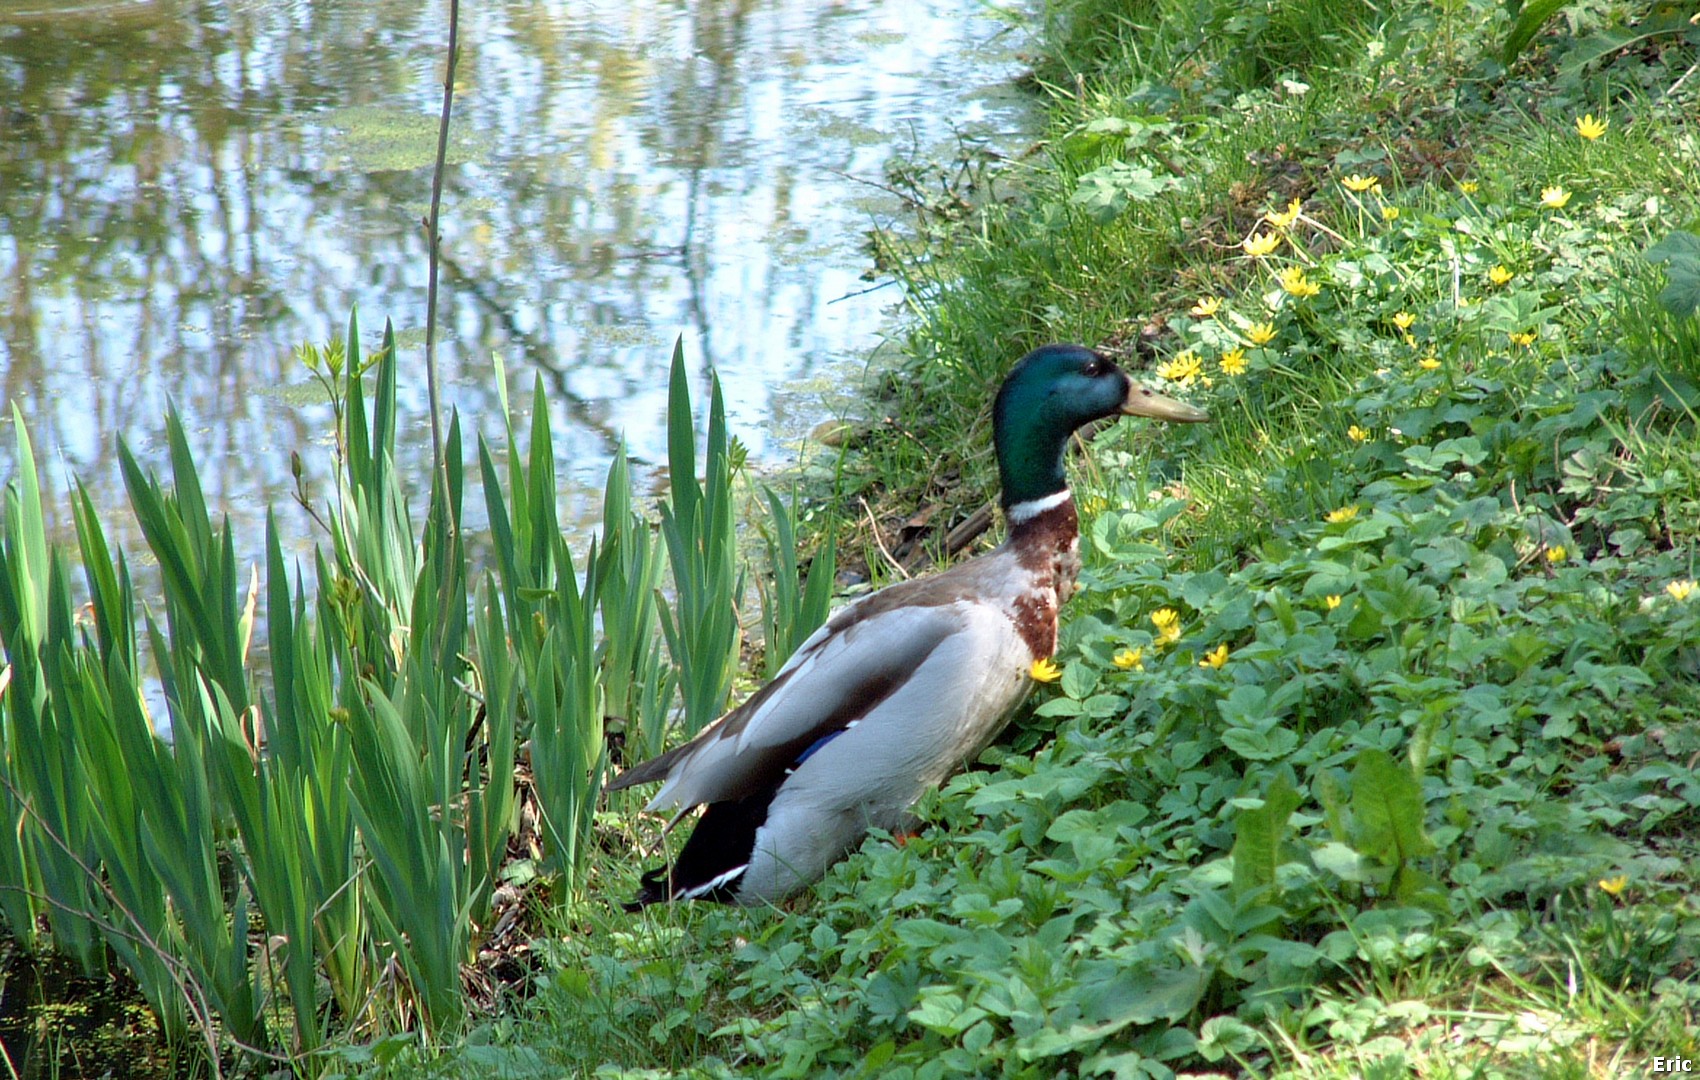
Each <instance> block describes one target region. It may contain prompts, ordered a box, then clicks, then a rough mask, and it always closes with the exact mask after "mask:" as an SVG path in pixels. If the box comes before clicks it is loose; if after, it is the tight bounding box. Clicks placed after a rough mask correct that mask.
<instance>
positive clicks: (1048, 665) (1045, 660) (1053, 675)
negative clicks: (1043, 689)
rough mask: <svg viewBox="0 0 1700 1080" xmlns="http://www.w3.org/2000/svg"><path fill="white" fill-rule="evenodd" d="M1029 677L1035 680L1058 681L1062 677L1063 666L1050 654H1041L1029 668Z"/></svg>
mask: <svg viewBox="0 0 1700 1080" xmlns="http://www.w3.org/2000/svg"><path fill="white" fill-rule="evenodd" d="M1027 674H1028V677H1030V678H1031V679H1032V680H1033V681H1034V682H1056V681H1057V680H1058V679H1060V678H1062V668H1060V667H1057V665H1056V664H1055V663H1054V662H1053V661H1052V660H1051V658H1050V657H1048V656H1041V657H1039V659H1037V660H1035V661H1033V666H1032V667H1030V668H1028V669H1027Z"/></svg>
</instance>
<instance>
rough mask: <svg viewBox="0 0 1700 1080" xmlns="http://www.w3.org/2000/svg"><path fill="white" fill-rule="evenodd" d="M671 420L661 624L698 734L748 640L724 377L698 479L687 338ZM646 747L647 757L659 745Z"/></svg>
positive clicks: (712, 406)
mask: <svg viewBox="0 0 1700 1080" xmlns="http://www.w3.org/2000/svg"><path fill="white" fill-rule="evenodd" d="M667 419H668V424H667V468H668V477H669V479H670V481H671V488H670V490H669V492H668V497H667V499H666V500H664V501H663V503H662V504H661V535H662V537H663V538H664V539H665V540H666V542H667V555H668V560H667V562H668V565H669V566H670V567H671V568H672V571H673V596H672V598H671V599H670V601H668V602H665V603H663V605H662V607H661V626H662V629H663V630H664V631H665V633H666V636H667V649H668V652H669V653H670V654H671V655H672V657H673V663H674V666H675V668H676V669H677V672H678V685H679V689H680V693H681V694H682V696H683V698H684V713H683V716H682V717H681V720H680V726H681V728H682V729H683V731H684V733H685V734H686V735H694V734H696V733H697V732H698V731H701V730H702V729H703V728H705V727H707V726H708V725H709V724H710V723H711V722H713V721H714V719H715V718H716V717H718V716H719V715H720V714H721V713H722V712H723V711H724V710H725V708H726V696H727V694H728V693H729V692H730V691H731V689H732V675H733V673H734V671H735V670H736V668H737V663H738V653H739V647H740V643H741V639H742V629H741V627H740V626H739V623H738V603H739V600H740V599H741V598H742V597H743V594H744V576H743V573H742V571H741V570H740V568H739V565H738V558H737V551H738V545H737V536H736V531H735V521H734V517H733V505H732V456H731V453H730V442H729V440H728V438H727V433H726V405H725V403H724V402H723V401H722V400H721V398H720V380H719V379H718V378H711V379H710V380H709V406H708V445H707V447H706V452H705V455H704V469H705V474H704V477H703V478H702V479H699V478H698V477H697V467H696V462H697V456H696V428H695V424H694V421H693V414H692V412H691V388H690V382H689V379H688V377H687V375H686V373H685V350H684V342H683V341H682V340H680V341H676V342H674V344H673V366H672V373H671V375H670V377H669V381H668V397H667ZM641 749H642V750H643V751H644V752H645V753H646V754H647V753H653V752H654V751H656V750H658V749H660V748H659V746H645V747H641Z"/></svg>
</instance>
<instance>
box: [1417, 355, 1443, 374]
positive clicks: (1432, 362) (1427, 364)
mask: <svg viewBox="0 0 1700 1080" xmlns="http://www.w3.org/2000/svg"><path fill="white" fill-rule="evenodd" d="M1417 366H1418V367H1420V368H1422V369H1423V370H1424V371H1433V370H1434V369H1435V368H1437V367H1439V366H1440V361H1439V360H1436V359H1435V358H1434V357H1432V356H1425V357H1423V358H1422V359H1421V360H1418V361H1417Z"/></svg>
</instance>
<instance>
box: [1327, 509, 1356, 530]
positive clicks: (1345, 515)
mask: <svg viewBox="0 0 1700 1080" xmlns="http://www.w3.org/2000/svg"><path fill="white" fill-rule="evenodd" d="M1357 516H1358V508H1357V507H1356V506H1342V507H1341V508H1340V509H1338V510H1330V511H1328V513H1326V514H1324V515H1323V520H1324V521H1326V522H1328V524H1330V525H1339V524H1340V523H1342V522H1346V521H1351V520H1353V519H1354V518H1356V517H1357Z"/></svg>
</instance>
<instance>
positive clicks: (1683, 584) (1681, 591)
mask: <svg viewBox="0 0 1700 1080" xmlns="http://www.w3.org/2000/svg"><path fill="white" fill-rule="evenodd" d="M1693 591H1694V581H1693V579H1689V580H1688V581H1673V582H1671V583H1670V584H1669V585H1666V586H1665V592H1667V593H1670V598H1671V599H1672V600H1676V601H1678V602H1681V601H1683V600H1686V599H1688V596H1689V594H1690V593H1692V592H1693Z"/></svg>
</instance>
